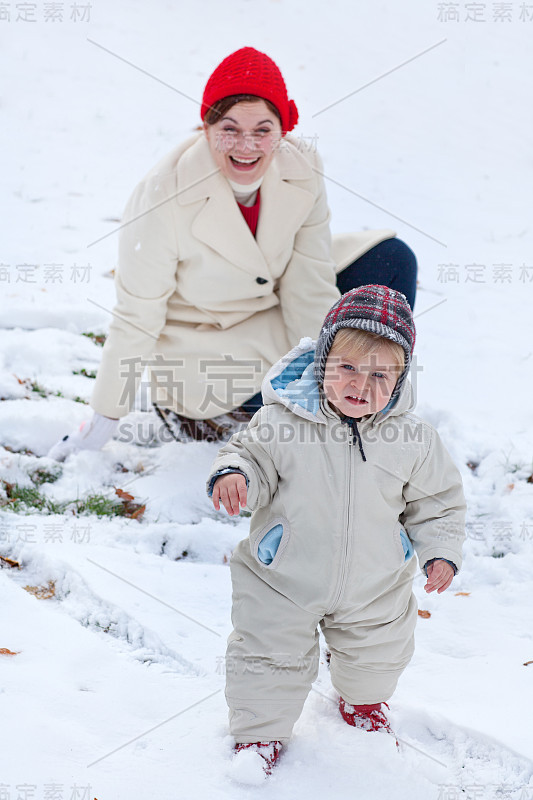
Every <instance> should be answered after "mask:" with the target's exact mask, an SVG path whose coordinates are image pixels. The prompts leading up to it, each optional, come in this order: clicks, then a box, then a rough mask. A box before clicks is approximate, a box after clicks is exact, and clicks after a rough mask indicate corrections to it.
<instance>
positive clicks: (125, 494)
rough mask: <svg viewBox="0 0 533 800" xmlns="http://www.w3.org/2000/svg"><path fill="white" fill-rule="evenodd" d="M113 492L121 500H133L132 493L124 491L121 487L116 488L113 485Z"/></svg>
mask: <svg viewBox="0 0 533 800" xmlns="http://www.w3.org/2000/svg"><path fill="white" fill-rule="evenodd" d="M115 494H116V495H117V497H120V499H121V500H128V501H129V500H133V495H132V494H129V493H128V492H125V491H124V490H123V489H117V488H116V487H115Z"/></svg>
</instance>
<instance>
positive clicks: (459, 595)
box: [455, 592, 470, 597]
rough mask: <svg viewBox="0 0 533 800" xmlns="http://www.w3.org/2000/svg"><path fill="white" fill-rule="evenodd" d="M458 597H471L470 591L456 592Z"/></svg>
mask: <svg viewBox="0 0 533 800" xmlns="http://www.w3.org/2000/svg"><path fill="white" fill-rule="evenodd" d="M455 596H456V597H470V592H456V593H455Z"/></svg>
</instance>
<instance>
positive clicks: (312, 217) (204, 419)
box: [49, 47, 416, 460]
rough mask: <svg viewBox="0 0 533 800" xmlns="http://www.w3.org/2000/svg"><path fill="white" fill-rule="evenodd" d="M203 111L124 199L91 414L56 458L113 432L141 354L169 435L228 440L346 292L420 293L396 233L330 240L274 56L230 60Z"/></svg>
mask: <svg viewBox="0 0 533 800" xmlns="http://www.w3.org/2000/svg"><path fill="white" fill-rule="evenodd" d="M201 117H202V120H203V123H204V126H203V130H202V131H201V132H199V133H197V134H195V135H194V136H193V137H191V138H190V139H188V140H187V141H185V142H184V143H182V144H181V145H179V146H178V147H176V148H175V149H174V150H172V151H171V152H170V153H169V154H168V155H167V156H165V157H164V158H163V159H162V160H161V161H160V162H159V163H158V164H157V165H156V166H155V167H154V168H153V169H152V170H151V171H150V172H149V173H148V174H147V175H146V176H145V178H144V179H143V180H142V181H141V182H140V184H139V185H138V186H137V188H136V189H135V191H134V192H133V194H132V196H131V197H130V200H129V201H128V204H127V207H126V210H125V214H124V223H123V225H122V229H121V234H120V243H119V266H118V270H117V273H116V276H115V281H116V291H117V305H116V307H115V310H114V313H113V320H112V322H111V325H110V331H109V336H108V338H107V341H106V344H105V347H104V350H103V354H102V363H101V365H100V369H99V371H98V376H97V379H96V385H95V388H94V392H93V395H92V398H91V406H92V408H93V409H94V412H95V414H94V416H93V418H92V420H91V421H90V423H89V424H88V425H87V424H86V425H85V426H84V427H82V429H80V430H79V431H76V432H75V433H74V434H72V435H69V436H66V437H65V438H64V439H63V440H62V441H61V442H59V443H58V444H56V445H55V446H54V447H53V448H52V450H51V451H50V453H49V455H50V456H51V457H52V458H57V459H59V460H61V459H63V458H65V457H66V455H68V454H69V453H71V452H74V451H76V450H79V449H99V448H100V447H101V446H102V445H103V444H104V443H105V442H106V441H107V440H108V439H109V438H111V436H112V435H113V433H114V431H115V429H116V427H117V425H118V420H119V418H120V417H123V416H125V415H126V414H127V413H128V411H129V410H130V409H131V407H132V405H133V400H134V397H135V394H136V392H137V390H138V388H139V384H140V381H141V375H142V371H143V368H144V366H146V365H148V367H149V371H150V377H151V398H152V401H153V402H154V406H155V408H156V410H157V412H158V413H159V415H160V416H161V418H162V419H163V421H164V424H165V425H166V427H167V428H168V430H169V431H170V432H171V434H172V436H173V437H174V438H176V439H177V440H188V439H190V438H195V439H200V438H209V439H215V438H225V437H227V435H228V434H229V433H231V432H232V429H234V427H235V425H239V424H242V423H243V422H246V421H247V420H248V419H249V417H250V414H251V413H253V412H254V411H255V410H256V409H257V408H258V407H259V405H260V404H261V398H260V394H259V390H260V386H261V381H262V378H263V376H264V374H265V373H266V371H267V370H268V369H269V368H270V366H271V365H272V364H273V363H275V362H276V361H277V360H278V359H279V358H280V357H281V356H282V355H283V354H284V353H286V352H287V351H288V350H290V349H291V347H293V346H294V345H295V344H296V343H297V342H298V341H299V340H300V338H301V337H302V336H311V337H316V336H317V334H318V332H319V329H320V324H321V320H322V319H323V318H324V316H325V314H326V313H327V311H328V310H329V308H330V307H331V306H332V305H333V303H335V302H336V300H337V299H338V297H339V296H340V293H341V292H345V291H347V290H348V289H350V288H353V287H355V286H358V285H362V284H367V283H381V284H385V285H389V286H391V288H395V289H398V290H400V291H403V292H404V293H405V294H406V295H407V296H408V300H409V302H410V304H411V306H412V305H413V303H414V293H415V286H416V260H415V258H414V255H413V254H412V252H411V251H410V250H409V248H408V247H407V246H406V245H405V244H403V242H400V241H398V240H397V239H395V238H394V236H395V234H394V232H393V231H390V230H381V231H367V232H365V233H360V234H349V235H346V236H342V237H336V238H335V240H334V242H333V249H332V243H331V238H330V232H329V220H330V214H329V210H328V207H327V201H326V193H325V188H324V182H323V179H322V176H321V173H322V164H321V161H320V158H319V157H318V155H317V154H316V153H315V152H312V151H311V150H310V149H302V148H301V147H300V146H299V144H300V143H299V142H298V140H297V139H295V138H293V137H290V136H288V135H287V134H288V133H289V132H290V131H291V130H293V128H294V126H295V125H296V123H297V121H298V111H297V108H296V105H295V104H294V101H292V100H289V98H288V95H287V89H286V86H285V82H284V80H283V77H282V75H281V72H280V71H279V69H278V67H277V66H276V64H275V63H274V62H273V61H272V59H270V58H269V57H268V56H267V55H265V54H264V53H260V52H258V51H257V50H255V49H254V48H251V47H245V48H242V49H241V50H238V51H236V52H235V53H233V54H231V55H230V56H228V57H227V58H226V59H224V61H222V63H221V64H220V65H219V66H218V67H217V68H216V70H215V71H214V72H213V74H212V75H211V77H210V78H209V80H208V82H207V85H206V87H205V91H204V95H203V100H202V106H201ZM339 290H340V291H339Z"/></svg>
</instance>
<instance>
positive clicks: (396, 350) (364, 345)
mask: <svg viewBox="0 0 533 800" xmlns="http://www.w3.org/2000/svg"><path fill="white" fill-rule="evenodd" d="M380 347H386V348H387V358H388V363H387V364H386V365H385V364H383V365H382V366H383V368H385V366H386V367H387V368H388V369H391V370H396V371H397V372H402V370H403V368H404V366H405V353H404V350H403V347H402V346H401V345H400V344H397V342H391V340H390V339H385V338H384V337H383V336H377V334H375V333H370V332H369V331H362V330H360V329H359V328H341V329H340V331H338V333H337V334H336V335H335V338H334V339H333V344H332V345H331V349H330V351H329V353H328V356H330V355H334V354H335V353H337V352H338V351H339V350H344V352H345V354H346V355H350V356H353V357H357V356H367V355H371V354H372V353H376V352H377V351H378V349H379V348H380Z"/></svg>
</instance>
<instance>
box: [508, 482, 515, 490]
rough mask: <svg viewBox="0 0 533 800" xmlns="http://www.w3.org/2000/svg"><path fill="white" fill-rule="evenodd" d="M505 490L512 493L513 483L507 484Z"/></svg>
mask: <svg viewBox="0 0 533 800" xmlns="http://www.w3.org/2000/svg"><path fill="white" fill-rule="evenodd" d="M507 488H508V490H509V491H510V492H512V491H513V489H514V483H508V484H507Z"/></svg>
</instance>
